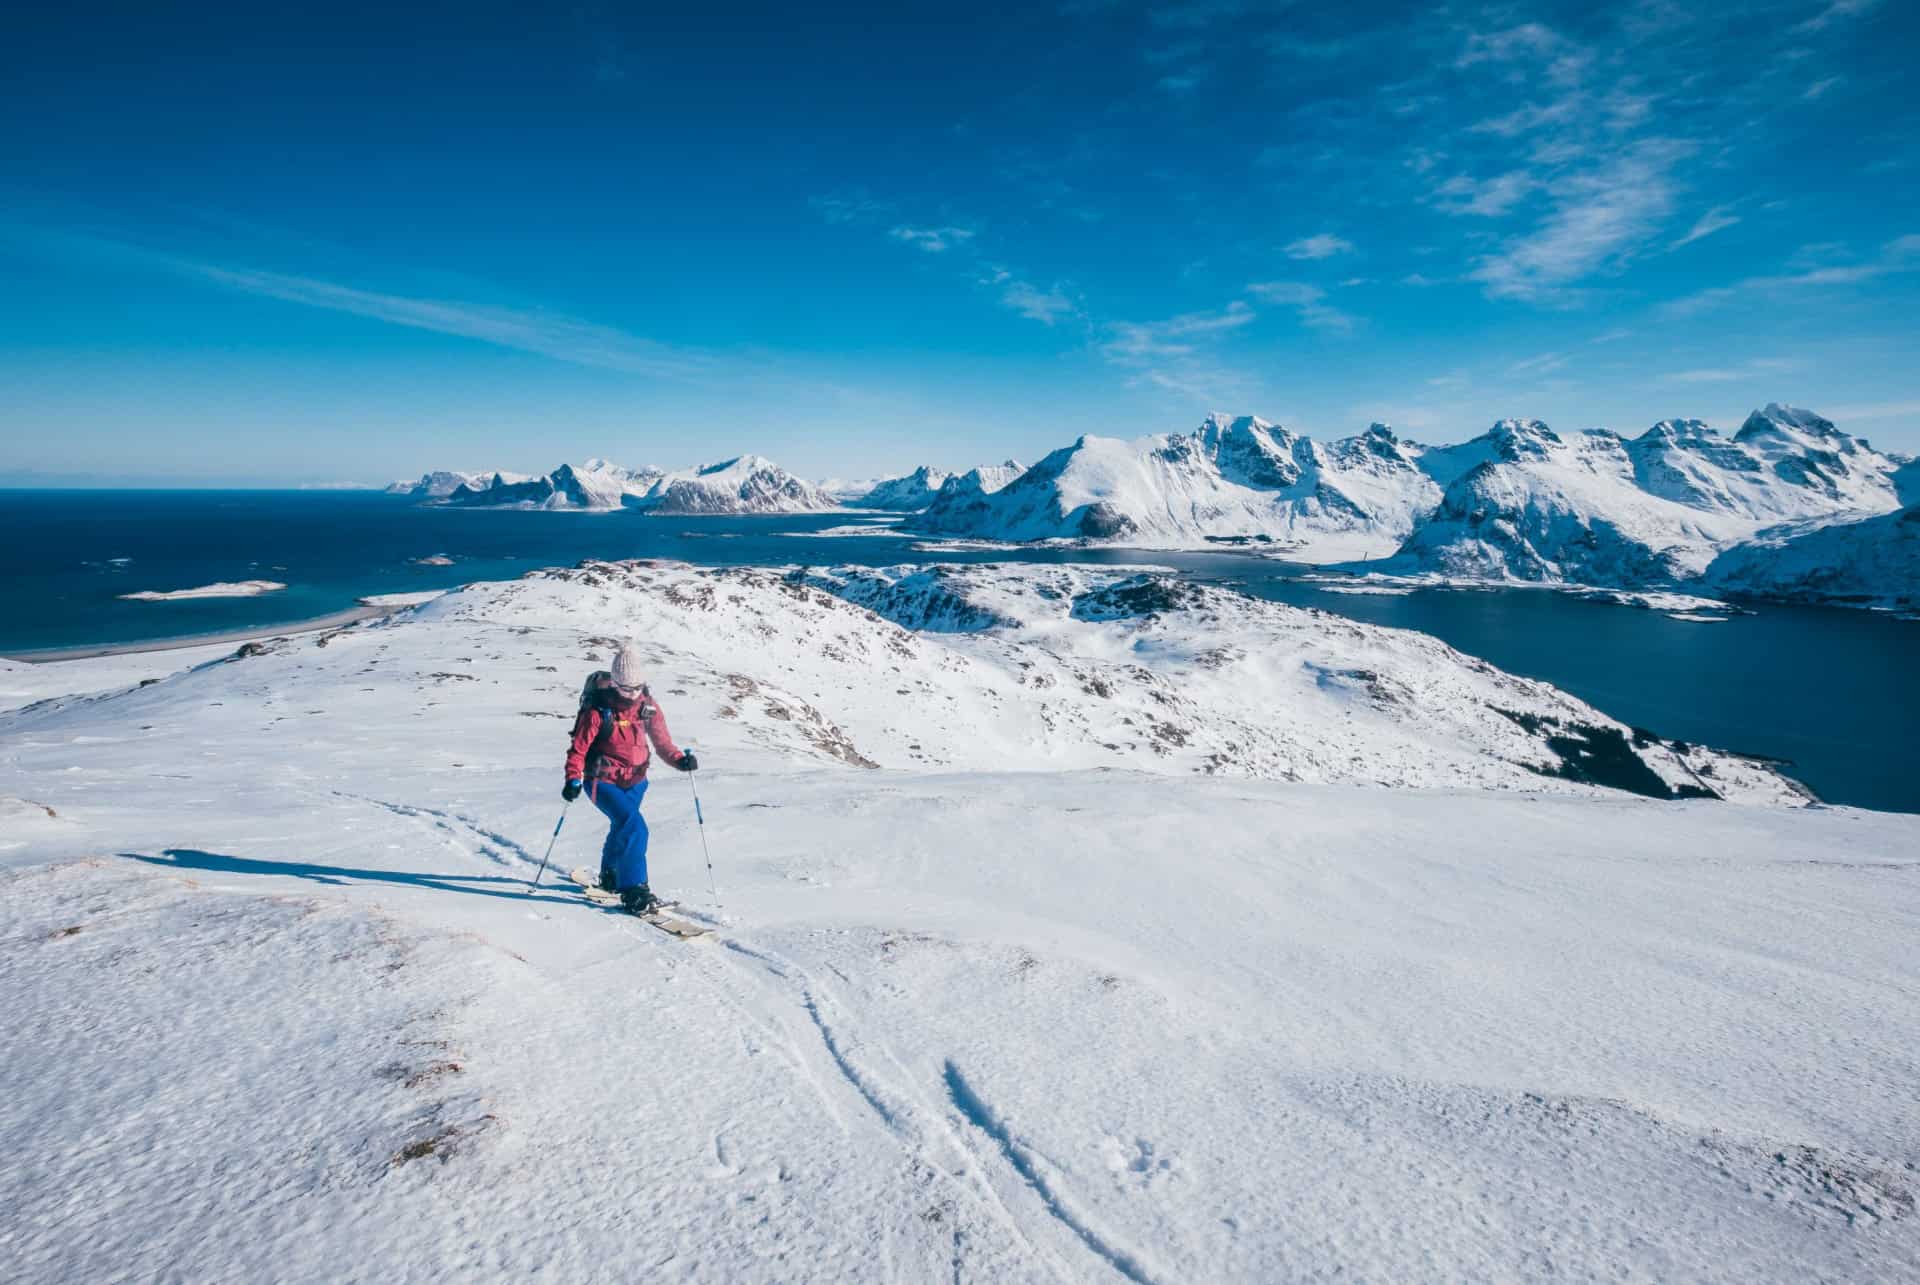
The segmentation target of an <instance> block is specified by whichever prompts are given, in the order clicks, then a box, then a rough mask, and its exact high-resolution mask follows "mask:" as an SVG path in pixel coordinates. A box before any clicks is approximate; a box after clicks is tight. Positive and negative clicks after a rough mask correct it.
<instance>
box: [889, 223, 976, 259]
mask: <svg viewBox="0 0 1920 1285" xmlns="http://www.w3.org/2000/svg"><path fill="white" fill-rule="evenodd" d="M887 235H888V236H890V237H892V238H893V239H894V240H896V241H904V242H906V243H907V244H908V245H910V246H913V247H914V248H916V249H920V250H925V251H926V252H927V253H928V254H945V253H946V252H947V251H948V250H951V249H953V248H955V247H956V246H962V245H965V244H966V243H967V242H969V241H971V240H973V229H972V228H961V227H942V228H917V227H909V226H907V225H905V224H902V225H901V226H899V227H896V228H894V229H892V230H891V231H889V232H888V233H887Z"/></svg>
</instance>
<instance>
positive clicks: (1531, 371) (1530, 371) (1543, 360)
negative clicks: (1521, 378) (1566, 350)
mask: <svg viewBox="0 0 1920 1285" xmlns="http://www.w3.org/2000/svg"><path fill="white" fill-rule="evenodd" d="M1566 364H1567V359H1566V357H1564V356H1563V355H1561V354H1560V353H1557V352H1543V353H1541V354H1540V355H1539V356H1537V357H1528V358H1527V359H1526V360H1524V361H1516V362H1514V363H1513V365H1511V366H1509V367H1507V374H1509V375H1545V374H1548V373H1549V372H1551V371H1556V370H1558V369H1560V368H1561V367H1562V366H1564V365H1566Z"/></svg>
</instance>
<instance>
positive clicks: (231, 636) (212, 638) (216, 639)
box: [4, 605, 401, 665]
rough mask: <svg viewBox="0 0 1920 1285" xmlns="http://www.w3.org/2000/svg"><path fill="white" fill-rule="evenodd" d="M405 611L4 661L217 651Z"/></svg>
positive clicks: (357, 611) (56, 650)
mask: <svg viewBox="0 0 1920 1285" xmlns="http://www.w3.org/2000/svg"><path fill="white" fill-rule="evenodd" d="M399 610H401V606H399V605H383V606H372V607H364V606H363V607H353V608H350V609H348V610H346V611H336V612H334V613H332V614H331V615H326V616H315V617H313V618H312V619H310V620H296V621H293V622H292V623H290V624H282V625H261V626H258V627H256V628H252V629H233V630H227V631H225V632H222V633H212V634H192V635H189V636H186V637H183V638H149V639H146V640H145V641H141V642H126V643H105V644H100V645H97V646H87V647H50V648H44V649H41V650H37V651H16V652H13V653H11V654H10V655H8V656H6V657H4V659H7V660H17V661H23V662H25V663H27V664H30V665H44V664H48V663H50V662H55V661H62V660H94V659H97V658H99V657H101V656H138V655H142V654H144V653H146V652H153V651H179V650H182V649H184V648H188V647H214V646H219V645H222V644H228V643H243V642H251V641H253V640H254V639H258V638H279V637H281V636H283V635H287V634H306V633H312V632H314V631H315V630H317V629H337V628H339V627H340V626H341V625H351V624H353V623H355V622H356V621H361V620H371V619H373V618H374V617H375V616H386V615H391V614H392V613H394V612H396V611H399Z"/></svg>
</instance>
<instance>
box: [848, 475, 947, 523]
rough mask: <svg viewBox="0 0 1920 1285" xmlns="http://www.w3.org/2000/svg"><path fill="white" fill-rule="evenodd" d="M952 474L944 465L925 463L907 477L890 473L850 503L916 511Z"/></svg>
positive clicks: (899, 510) (854, 497)
mask: <svg viewBox="0 0 1920 1285" xmlns="http://www.w3.org/2000/svg"><path fill="white" fill-rule="evenodd" d="M952 476H953V474H951V473H949V472H947V471H946V470H945V469H937V468H934V467H933V466H932V465H931V464H922V465H921V466H920V467H919V468H917V469H915V470H914V471H913V472H911V473H909V474H907V475H906V476H905V477H890V478H886V479H883V480H882V481H879V482H876V483H874V485H873V486H871V487H869V488H868V489H867V490H866V491H864V492H862V493H861V494H859V495H856V496H853V497H852V498H850V499H849V500H848V501H847V503H848V505H849V506H850V507H852V508H856V509H887V510H890V511H892V512H897V513H913V512H916V511H918V510H920V509H924V508H926V507H927V505H929V504H931V503H933V497H934V496H935V495H937V494H938V493H939V491H940V488H941V487H942V486H944V485H945V484H946V481H947V479H948V478H950V477H952Z"/></svg>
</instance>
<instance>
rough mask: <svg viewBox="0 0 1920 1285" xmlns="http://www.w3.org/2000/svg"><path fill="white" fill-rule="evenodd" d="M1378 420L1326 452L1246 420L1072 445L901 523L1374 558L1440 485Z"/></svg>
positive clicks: (994, 533) (940, 529)
mask: <svg viewBox="0 0 1920 1285" xmlns="http://www.w3.org/2000/svg"><path fill="white" fill-rule="evenodd" d="M1417 459H1418V452H1417V451H1414V450H1409V449H1406V448H1403V446H1402V445H1401V443H1400V442H1399V441H1398V439H1396V438H1395V437H1394V435H1393V433H1392V432H1391V431H1390V430H1389V429H1387V428H1386V427H1385V426H1384V425H1379V424H1376V425H1374V426H1373V427H1372V428H1370V429H1368V430H1367V432H1366V433H1364V434H1362V435H1361V436H1359V437H1355V438H1348V439H1345V440H1343V441H1338V442H1333V443H1329V444H1326V445H1322V444H1320V443H1317V442H1314V441H1313V440H1312V439H1310V438H1305V437H1298V436H1296V435H1295V434H1293V433H1290V432H1288V431H1287V430H1286V429H1284V428H1281V427H1279V426H1277V425H1274V424H1270V423H1268V422H1267V421H1265V420H1262V419H1259V418H1256V417H1254V416H1250V415H1249V416H1241V417H1240V418H1238V419H1233V420H1228V419H1227V418H1225V417H1224V416H1219V415H1214V416H1210V417H1208V419H1207V420H1206V421H1205V422H1204V423H1203V424H1201V426H1200V427H1199V428H1198V429H1196V430H1195V431H1194V432H1192V433H1190V434H1174V435H1169V436H1160V437H1149V438H1144V439H1142V440H1140V441H1138V442H1124V441H1120V440H1118V439H1115V438H1105V437H1082V438H1080V439H1079V440H1078V441H1077V442H1075V443H1074V444H1073V445H1072V446H1068V447H1064V448H1062V449H1060V450H1058V451H1055V452H1053V453H1052V454H1051V455H1048V456H1047V457H1046V458H1045V459H1043V460H1041V461H1040V462H1039V463H1038V464H1036V465H1034V466H1033V467H1032V468H1031V469H1028V470H1027V471H1026V472H1025V473H1023V474H1021V475H1020V476H1019V477H1018V478H1016V479H1015V480H1014V481H1012V482H1010V483H1008V484H1007V485H1005V486H1004V487H1002V488H1001V489H1000V490H998V491H997V492H994V493H992V494H990V495H981V494H972V493H967V492H957V493H955V494H953V495H943V496H941V497H939V498H937V499H936V500H935V501H934V503H933V505H932V506H931V507H930V508H928V509H927V511H926V512H925V513H923V514H921V515H920V516H919V517H917V518H915V519H913V520H911V521H910V522H909V525H910V526H912V527H914V528H915V529H917V530H921V531H926V532H930V533H937V534H942V535H958V536H972V537H982V538H988V539H998V540H1045V539H1089V540H1109V541H1122V542H1125V543H1127V544H1131V545H1139V546H1147V547H1152V546H1177V545H1191V544H1195V543H1203V542H1205V541H1206V540H1208V539H1209V538H1218V537H1256V538H1257V537H1266V538H1268V539H1278V540H1284V541H1287V542H1289V543H1291V544H1295V545H1297V546H1299V551H1300V553H1301V555H1302V556H1304V557H1314V556H1317V555H1331V556H1348V555H1351V554H1356V553H1358V552H1360V551H1363V550H1378V551H1381V552H1385V551H1387V550H1389V549H1391V548H1392V546H1393V545H1394V543H1396V542H1397V541H1398V540H1399V538H1400V537H1402V536H1404V535H1405V534H1406V532H1407V531H1408V530H1409V529H1410V528H1411V526H1412V523H1413V518H1414V515H1415V514H1416V513H1418V512H1419V511H1420V510H1421V509H1422V507H1423V506H1426V505H1430V504H1431V503H1432V502H1433V501H1435V500H1437V499H1438V498H1439V488H1438V487H1437V486H1435V485H1434V483H1433V482H1432V481H1431V480H1429V479H1428V478H1427V476H1426V474H1424V473H1423V472H1421V471H1420V468H1419V466H1418V463H1417Z"/></svg>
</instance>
